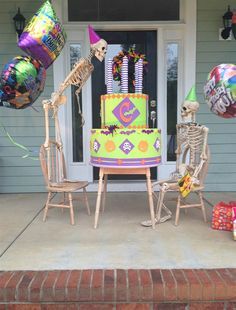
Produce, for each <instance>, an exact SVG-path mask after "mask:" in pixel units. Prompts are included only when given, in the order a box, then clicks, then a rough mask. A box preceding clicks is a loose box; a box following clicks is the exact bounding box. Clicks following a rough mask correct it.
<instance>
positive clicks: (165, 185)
mask: <svg viewBox="0 0 236 310" xmlns="http://www.w3.org/2000/svg"><path fill="white" fill-rule="evenodd" d="M207 136H208V128H207V127H205V126H200V125H197V124H179V125H177V150H176V154H177V160H176V171H175V172H174V173H172V174H171V176H170V178H169V179H167V180H161V181H158V182H155V183H153V184H152V185H153V193H154V197H155V196H156V197H157V194H156V193H155V192H154V190H155V187H158V188H159V195H158V197H157V208H156V222H157V223H160V222H163V221H164V220H163V218H161V212H162V210H164V211H165V212H167V219H168V218H169V217H170V216H169V215H170V214H171V212H170V211H169V210H168V208H167V207H166V205H165V204H164V198H165V194H166V193H167V192H177V193H178V196H177V206H176V216H175V225H178V222H179V214H180V209H187V208H200V209H201V210H202V214H203V218H204V221H205V222H206V221H207V219H206V212H205V206H204V200H203V190H204V180H205V177H206V175H207V171H208V164H209V160H210V152H209V147H208V145H207ZM186 171H188V172H189V174H190V176H191V178H192V180H193V184H194V186H193V188H192V190H191V193H196V194H197V195H198V198H199V202H197V203H191V202H188V198H189V197H190V196H191V193H190V194H189V196H188V197H186V198H183V197H182V194H181V193H180V188H179V184H178V180H179V179H180V178H181V176H183V175H184V174H185V173H186ZM191 198H192V197H191ZM168 211H169V212H168Z"/></svg>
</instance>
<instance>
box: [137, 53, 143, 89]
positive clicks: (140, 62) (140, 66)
mask: <svg viewBox="0 0 236 310" xmlns="http://www.w3.org/2000/svg"><path fill="white" fill-rule="evenodd" d="M142 91H143V60H142V59H141V58H140V59H139V60H138V89H137V92H138V93H142Z"/></svg>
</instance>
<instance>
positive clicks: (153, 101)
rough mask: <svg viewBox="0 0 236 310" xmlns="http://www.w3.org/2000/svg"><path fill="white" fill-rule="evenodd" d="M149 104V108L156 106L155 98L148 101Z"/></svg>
mask: <svg viewBox="0 0 236 310" xmlns="http://www.w3.org/2000/svg"><path fill="white" fill-rule="evenodd" d="M150 106H151V108H155V107H156V106H157V102H156V100H151V101H150Z"/></svg>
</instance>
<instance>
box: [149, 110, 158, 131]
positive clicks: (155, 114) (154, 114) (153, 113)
mask: <svg viewBox="0 0 236 310" xmlns="http://www.w3.org/2000/svg"><path fill="white" fill-rule="evenodd" d="M156 117H157V112H156V111H151V114H150V119H151V121H152V127H153V128H154V127H155V121H156Z"/></svg>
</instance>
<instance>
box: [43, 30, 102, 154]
mask: <svg viewBox="0 0 236 310" xmlns="http://www.w3.org/2000/svg"><path fill="white" fill-rule="evenodd" d="M89 36H90V54H89V56H88V57H87V58H80V59H79V60H78V61H77V62H76V63H75V65H74V67H73V69H72V70H71V72H70V73H69V74H68V76H67V77H66V78H65V80H64V81H63V82H62V83H61V85H60V87H59V89H58V90H57V91H56V92H54V93H52V95H51V98H50V99H47V100H43V108H44V112H45V128H46V139H45V142H44V146H45V147H46V148H47V147H48V145H49V110H53V116H54V118H55V131H56V141H57V142H58V143H59V145H60V146H61V147H62V140H61V134H60V126H59V120H58V109H59V107H60V105H62V104H65V103H66V97H65V95H63V93H64V91H65V90H66V88H67V87H69V86H70V85H73V86H76V87H77V90H76V91H75V95H76V97H77V101H78V107H79V114H81V117H82V125H83V124H84V119H83V116H82V113H81V108H80V104H79V93H80V92H81V89H82V87H83V86H84V84H85V83H86V81H87V80H88V78H89V77H90V75H91V73H92V71H93V70H94V66H93V64H92V63H91V59H92V58H93V57H94V56H95V57H96V58H97V59H98V60H99V61H101V62H102V61H103V59H104V57H105V55H106V52H107V42H106V41H105V40H103V39H101V38H100V37H99V36H98V35H97V34H96V32H95V31H94V30H93V28H92V27H91V26H89Z"/></svg>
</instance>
